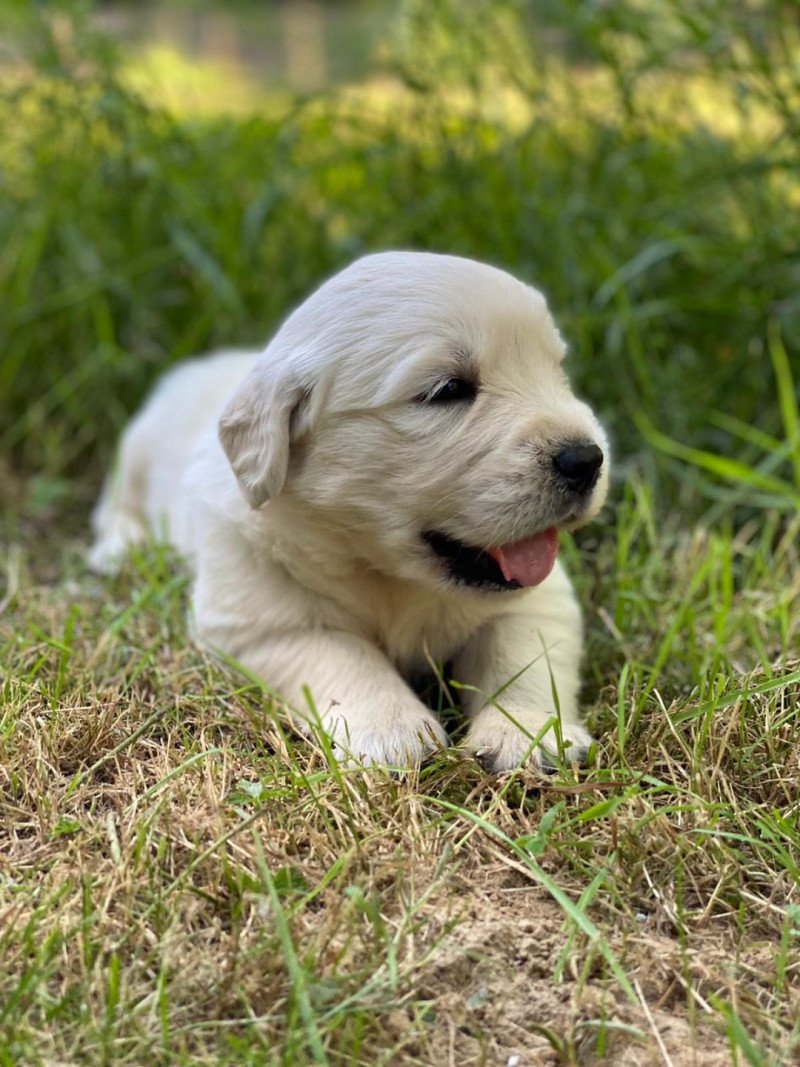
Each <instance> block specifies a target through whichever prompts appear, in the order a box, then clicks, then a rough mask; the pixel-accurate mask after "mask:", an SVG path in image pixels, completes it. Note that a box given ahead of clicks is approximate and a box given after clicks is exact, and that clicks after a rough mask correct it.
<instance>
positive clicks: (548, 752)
mask: <svg viewBox="0 0 800 1067" xmlns="http://www.w3.org/2000/svg"><path fill="white" fill-rule="evenodd" d="M514 718H515V721H512V720H511V719H510V718H507V717H506V716H505V715H503V713H502V712H500V711H498V710H497V709H496V708H485V709H484V710H483V711H482V712H480V713H479V715H478V716H477V717H476V719H475V722H474V723H473V724H472V726H471V728H470V731H469V733H468V734H467V738H466V740H465V742H464V744H465V746H466V747H467V748H468V749H470V750H471V751H472V752H474V754H475V757H476V759H478V760H479V761H480V762H481V763H482V764H483V766H484V767H485V768H486V769H487V770H488V771H490V772H491V773H492V774H499V773H500V772H502V771H509V770H511V769H512V768H513V767H518V766H519V765H520V764H522V763H527V764H529V765H530V766H531V767H533V768H536V769H537V770H542V771H551V770H555V769H556V768H557V767H558V766H559V764H561V763H567V764H570V763H578V764H580V765H583V764H584V763H585V762H586V759H587V756H588V755H589V750H590V748H591V746H592V744H593V743H594V739H593V738H592V736H591V734H590V733H589V732H588V731H587V730H585V729H584V728H583V727H582V726H581V725H580V724H579V723H574V722H564V723H562V724H561V729H560V733H561V741H562V744H561V751H560V752H559V744H558V739H557V736H556V733H555V731H554V729H553V727H552V726H551V727H550V728H549V729H548V730H547V732H546V733H545V734H544V735H543V736H542V737H541V739H540V740H539V742H538V744H537V745H536V746H535V747H533V739H534V738H535V737H538V736H539V734H540V733H541V731H542V729H543V728H544V726H545V724H546V723H547V722H548V720H549V718H551V716H546V715H535V716H534V715H531V714H530V713H527V714H519V715H517V716H515V717H514ZM516 723H519V725H516Z"/></svg>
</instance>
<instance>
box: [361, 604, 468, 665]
mask: <svg viewBox="0 0 800 1067" xmlns="http://www.w3.org/2000/svg"><path fill="white" fill-rule="evenodd" d="M482 621H483V619H476V618H475V612H474V611H470V612H466V611H464V610H460V611H459V610H458V608H457V607H454V606H453V605H452V604H449V605H443V604H439V603H436V602H435V601H433V602H430V601H429V602H419V601H416V602H408V601H404V600H403V598H397V599H393V598H388V599H387V600H385V601H384V602H383V603H382V604H381V605H380V610H379V611H378V612H377V613H376V616H375V619H374V624H375V630H376V633H375V639H376V641H377V643H378V645H379V646H380V648H381V649H382V650H383V651H384V652H385V653H386V655H387V656H388V658H389V659H390V660H391V661H392V663H394V664H395V666H397V667H398V669H399V670H400V671H401V672H402V673H404V674H408V673H415V672H417V671H420V670H426V669H428V668H429V667H430V665H431V663H432V662H433V663H437V664H438V663H442V662H444V661H445V660H448V659H450V658H451V657H452V656H454V655H456V654H457V653H458V652H459V650H460V649H461V648H463V646H464V645H465V644H466V642H467V641H468V640H469V638H470V637H471V636H472V635H473V634H474V632H475V631H476V630H477V628H478V627H479V626H480V624H481V622H482Z"/></svg>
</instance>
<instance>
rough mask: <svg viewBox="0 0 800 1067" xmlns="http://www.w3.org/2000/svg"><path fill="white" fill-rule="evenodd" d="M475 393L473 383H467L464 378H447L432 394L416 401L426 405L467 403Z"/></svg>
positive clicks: (476, 390) (475, 389) (472, 398)
mask: <svg viewBox="0 0 800 1067" xmlns="http://www.w3.org/2000/svg"><path fill="white" fill-rule="evenodd" d="M477 392H478V389H477V386H476V385H475V383H474V382H469V381H467V380H466V378H448V379H447V381H446V382H442V383H441V384H440V385H437V386H436V388H435V389H434V390H433V391H432V392H430V393H426V394H425V395H424V396H421V397H418V399H419V400H422V401H424V402H425V403H427V404H452V403H455V402H456V401H458V400H466V401H467V402H469V401H472V400H474V399H475V394H476V393H477Z"/></svg>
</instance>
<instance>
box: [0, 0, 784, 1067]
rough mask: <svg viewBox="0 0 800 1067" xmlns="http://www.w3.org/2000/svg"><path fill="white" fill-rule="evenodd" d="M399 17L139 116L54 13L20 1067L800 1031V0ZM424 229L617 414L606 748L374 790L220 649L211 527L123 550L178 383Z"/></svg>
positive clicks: (431, 242) (3, 917) (589, 554)
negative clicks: (210, 612)
mask: <svg viewBox="0 0 800 1067" xmlns="http://www.w3.org/2000/svg"><path fill="white" fill-rule="evenodd" d="M68 7H69V5H66V6H65V9H66V8H68ZM542 10H544V9H542ZM401 15H402V18H401V20H400V21H399V23H398V27H397V30H396V34H395V38H394V39H393V41H391V42H389V43H388V44H387V45H386V48H385V50H384V77H383V78H382V79H381V80H380V81H379V82H378V81H375V82H370V83H369V84H367V85H365V86H360V87H350V88H348V89H347V90H346V91H336V92H332V93H329V94H323V95H321V96H319V97H316V98H314V99H312V100H307V101H295V102H292V103H291V105H287V102H286V98H285V97H284V98H282V99H278V98H271V99H269V100H267V99H265V100H264V101H263V106H262V101H261V99H260V98H259V100H258V108H257V109H255V110H254V113H253V114H249V113H248V111H247V108H246V107H244V106H241V108H240V105H242V101H243V100H245V98H246V97H247V92H248V91H249V90H248V87H246V86H244V87H238V86H230V87H229V88H230V99H231V100H234V101H236V109H237V111H236V114H235V115H234V116H232V115H228V116H224V117H221V116H220V115H219V113H218V107H212V108H209V111H210V112H212V114H209V113H208V112H204V110H203V108H202V106H201V102H198V100H195V99H193V101H192V107H191V109H183V110H181V109H180V108H172V107H171V106H166V103H165V104H164V106H162V104H161V103H159V101H158V100H157V99H154V98H149V99H144V98H143V97H141V96H140V95H138V94H137V91H136V90H135V89H132V88H131V85H130V82H129V81H128V73H127V72H126V70H125V66H124V63H123V62H122V60H121V59H120V58H119V57H115V56H114V54H113V51H110V50H109V49H108V48H107V44H106V42H102V41H97V40H95V39H94V38H93V37H92V36H91V34H87V33H86V32H85V30H81V28H80V25H81V24H80V19H77V18H76V20H75V21H74V27H75V30H74V32H73V33H72V35H70V34H66V35H65V30H64V26H65V25H68V24H67V23H65V22H64V21H63V20H62V21H61V22H59V24H58V26H59V31H58V34H48V32H47V31H48V27H49V23H48V22H47V15H46V13H45V14H44V15H43V16H40V17H39V21H38V22H37V23H36V26H37V28H38V33H39V36H38V37H37V38H36V40H35V47H33V49H32V50H29V53H28V54H29V56H30V61H29V66H27V67H20V68H19V69H18V70H16V71H15V72H13V73H12V74H7V75H6V77H5V80H4V83H3V85H4V89H3V93H2V94H0V129H2V131H3V150H2V153H0V177H1V178H2V198H0V237H2V240H0V329H1V330H2V334H3V336H2V348H1V349H0V351H2V357H1V358H0V445H1V446H2V452H1V453H0V455H1V456H2V459H0V468H1V469H0V501H2V507H3V511H2V516H0V574H2V575H3V578H2V579H0V608H2V610H0V687H1V691H2V702H1V703H0V1064H17V1063H25V1064H42V1065H44V1064H53V1063H70V1064H72V1063H75V1064H82V1063H87V1064H89V1063H91V1064H96V1063H110V1062H112V1061H113V1062H115V1063H129V1064H132V1065H136V1064H141V1063H142V1062H152V1063H156V1064H162V1063H163V1064H187V1065H188V1064H206V1063H207V1064H216V1063H225V1064H236V1065H240V1064H241V1065H244V1064H292V1065H294V1064H305V1063H330V1064H337V1063H341V1064H352V1063H355V1064H364V1065H368V1064H369V1065H373V1064H386V1065H389V1064H392V1065H393V1064H431V1063H452V1064H458V1065H462V1064H463V1065H469V1064H496V1063H508V1064H511V1063H519V1064H521V1065H522V1064H525V1065H538V1064H559V1065H569V1064H587V1063H609V1064H621V1065H624V1064H628V1063H633V1062H637V1063H642V1064H649V1063H654V1064H655V1063H658V1064H661V1063H663V1064H674V1065H684V1064H696V1065H698V1067H707V1065H711V1067H714V1065H716V1064H737V1065H741V1067H744V1065H761V1064H763V1065H765V1067H766V1065H769V1067H773V1065H776V1064H786V1065H789V1064H791V1063H794V1062H797V1059H798V1056H800V1026H798V1022H797V1020H798V1018H800V951H798V950H799V949H800V899H799V897H798V883H799V881H800V879H799V878H798V873H799V872H798V864H799V863H800V861H799V860H798V856H799V855H800V848H799V847H798V846H799V845H800V821H798V820H799V818H800V809H798V801H797V797H798V790H799V787H800V740H799V739H798V738H799V737H800V735H798V727H797V722H798V714H799V713H800V640H799V639H798V638H799V636H800V634H799V629H800V628H799V627H798V620H799V619H800V551H799V550H798V544H800V519H798V507H797V503H798V499H799V496H798V494H800V483H799V482H798V476H799V475H800V436H799V434H800V422H799V421H798V412H797V381H798V373H797V359H796V357H797V350H798V345H799V344H800V326H799V325H798V319H799V317H798V315H797V311H798V303H797V279H798V277H799V276H800V273H799V272H800V261H798V257H797V248H798V247H800V233H798V222H797V219H798V215H797V212H796V204H797V190H798V186H797V180H796V166H797V153H796V145H797V143H798V141H797V139H796V132H797V130H796V121H797V120H796V115H797V113H798V111H797V108H796V107H795V106H794V103H793V101H796V100H797V98H798V84H799V83H798V81H797V68H796V55H797V54H798V53H797V48H798V42H797V40H796V34H795V31H794V28H793V24H792V23H791V21H790V20H787V19H785V18H783V8H782V7H781V5H780V4H779V3H777V0H776V2H774V3H766V4H763V5H761V6H756V5H752V6H750V5H748V6H745V5H741V6H737V7H736V8H734V7H733V6H732V5H726V4H723V3H717V2H716V0H703V2H702V3H696V2H695V3H692V4H689V3H688V2H687V3H683V0H675V2H674V3H670V4H669V5H652V4H642V5H636V6H633V5H629V4H616V3H611V4H606V5H600V6H598V5H579V4H571V3H568V2H566V0H563V2H562V0H559V2H558V3H555V4H552V5H549V6H548V8H547V12H546V15H547V20H546V27H545V29H546V32H543V33H539V32H538V31H539V23H538V22H537V23H535V26H534V29H535V31H536V32H532V33H526V32H523V29H524V27H525V26H526V25H527V24H526V23H525V19H526V18H527V17H528V8H527V6H526V5H524V4H489V3H488V2H487V3H484V2H483V0H475V3H474V4H471V5H469V7H468V8H467V7H465V6H464V5H453V4H452V3H448V2H445V0H436V3H433V4H431V3H428V4H421V3H416V2H408V3H406V4H404V5H403V10H402V12H401ZM538 17H539V18H543V17H544V16H543V15H542V11H541V10H540V12H539V16H538ZM654 18H657V19H658V25H657V26H654V25H653V23H652V20H653V19H654ZM431 20H433V22H432V21H431ZM490 31H491V32H490ZM656 31H657V32H656ZM782 57H783V58H782ZM157 60H158V56H157V54H156V53H154V54H153V58H152V60H151V61H152V62H157ZM389 70H390V71H391V72H392V77H393V79H394V80H390V79H388V78H387V77H386V72H387V71H389ZM32 72H35V75H36V76H35V77H32V76H31V73H32ZM684 78H688V79H689V81H688V82H686V84H688V85H690V86H691V92H688V91H687V93H686V99H685V107H684V108H683V109H682V110H677V108H678V103H677V98H676V96H675V93H676V91H677V87H679V86H681V85H683V84H684V81H683V80H682V79H684ZM208 84H209V88H208V92H209V93H210V94H211V95H212V96H213V97H214V98H215V104H216V105H219V102H220V99H221V94H220V93H218V91H217V90H218V88H219V87H218V85H217V83H216V82H212V83H208ZM240 89H242V91H241V92H240ZM243 94H244V95H243ZM245 102H246V100H245ZM710 102H713V104H714V107H713V108H711V103H710ZM476 204H479V205H480V210H479V211H476V209H475V205H476ZM391 246H413V247H420V248H435V249H438V250H443V251H450V252H456V253H461V254H469V255H475V256H478V257H481V258H485V259H489V260H492V261H494V262H497V263H499V264H501V265H503V266H505V267H508V268H510V269H512V270H514V271H516V272H517V273H519V274H521V275H522V276H525V277H528V278H530V279H531V280H534V281H536V282H537V283H538V284H540V285H542V286H543V287H544V288H545V289H546V290H547V291H548V293H549V295H550V298H551V302H552V304H553V306H554V309H555V311H556V314H557V317H558V318H559V321H560V322H561V324H562V325H563V328H564V332H565V335H566V336H567V337H568V339H569V340H570V344H571V355H570V361H571V372H572V374H573V375H574V376H575V377H576V378H577V379H578V380H579V382H580V383H581V385H582V387H583V390H584V392H585V394H586V395H587V396H588V397H589V398H590V399H591V400H592V402H593V403H595V404H596V405H597V406H599V407H600V408H601V410H602V413H603V416H604V419H605V421H606V422H607V424H608V425H609V427H610V429H611V431H612V434H613V437H614V440H615V451H616V469H617V481H616V484H615V488H614V492H613V494H612V495H613V503H612V505H611V506H610V507H609V508H608V510H607V513H606V514H605V516H604V517H603V518H602V519H601V521H600V522H598V523H596V524H594V525H593V526H592V527H591V528H590V529H588V530H586V531H584V532H583V533H581V534H580V535H579V537H578V541H577V543H573V542H571V541H569V542H568V543H566V544H565V545H564V553H565V556H566V558H567V562H568V565H569V567H570V570H571V572H572V573H573V574H574V576H575V579H576V581H577V584H578V586H579V591H580V595H581V599H582V602H583V603H584V605H585V608H586V616H587V635H588V642H589V648H588V654H587V660H586V667H585V701H584V702H585V705H586V708H587V712H588V715H589V721H590V724H591V726H592V729H593V730H594V732H595V735H596V736H597V737H598V750H597V757H596V760H595V762H594V764H593V765H592V766H591V767H589V768H588V769H586V770H585V771H580V772H578V771H577V770H573V769H570V768H562V769H561V770H560V771H559V773H558V774H556V775H553V776H552V777H548V778H545V779H540V778H537V777H534V776H533V775H531V774H530V773H528V772H525V771H518V772H516V773H514V774H510V775H507V776H503V777H502V778H499V779H494V778H491V777H488V776H487V775H485V774H484V772H483V771H482V770H481V769H480V767H479V766H478V765H477V764H476V763H474V762H473V761H471V760H469V759H466V758H464V757H463V755H462V754H461V753H460V751H459V750H458V749H452V750H449V751H447V752H445V753H442V754H440V755H439V756H437V757H436V759H434V760H433V761H432V762H431V763H429V764H427V765H426V766H425V767H423V768H421V769H420V770H419V771H416V772H413V773H408V774H405V775H399V776H392V775H389V774H387V773H384V772H381V771H377V770H376V771H372V772H369V773H366V772H361V771H353V770H343V769H341V768H339V767H337V766H336V765H335V764H334V765H332V764H331V763H330V762H329V761H328V759H327V757H326V750H327V746H326V743H325V739H324V738H319V739H318V743H317V744H310V743H308V742H305V741H300V740H298V739H297V738H296V737H295V736H294V735H293V734H292V733H291V731H289V730H288V729H287V728H286V727H285V725H284V724H283V722H282V720H281V718H280V715H279V714H277V713H276V709H275V708H274V706H273V704H272V702H271V700H270V698H269V696H268V694H267V693H266V692H265V691H264V690H262V689H261V688H260V687H259V686H258V685H257V684H255V683H254V682H253V681H252V680H246V679H243V678H242V677H241V676H238V675H236V674H235V673H234V672H232V671H230V670H228V669H226V668H225V667H224V666H222V665H220V664H219V663H217V662H214V661H212V660H210V659H208V658H207V657H206V656H205V655H204V654H203V653H202V652H200V651H198V650H197V649H196V648H194V647H193V646H192V644H191V642H190V640H189V638H188V634H187V628H186V621H185V612H186V606H187V599H188V576H187V575H186V573H185V571H184V569H183V568H182V567H181V564H180V561H178V560H176V559H175V558H174V557H173V556H172V555H171V554H170V553H169V551H167V550H165V549H163V548H159V547H157V546H154V547H152V548H150V549H148V550H146V551H145V552H143V553H140V554H137V555H135V556H133V557H132V558H131V560H130V561H129V563H128V564H127V565H126V568H125V570H124V571H123V573H122V574H121V575H120V577H119V578H117V579H114V580H111V581H101V580H99V579H97V578H95V577H91V576H89V575H88V574H87V572H86V570H85V567H84V564H83V551H84V548H85V545H86V541H87V515H88V512H89V509H90V507H91V503H92V501H93V499H94V497H95V494H96V491H97V486H98V483H99V478H100V473H101V470H102V468H103V466H104V464H105V461H106V460H107V457H108V456H109V454H110V451H111V448H112V446H113V441H114V439H115V436H116V433H117V432H118V429H119V427H120V425H121V424H122V423H123V421H124V420H125V418H126V417H127V416H128V414H129V413H130V411H131V410H132V409H133V408H134V406H135V405H136V403H137V402H138V400H139V399H140V397H141V396H142V394H143V392H144V391H145V390H146V388H147V387H148V385H149V383H150V382H151V381H152V379H153V378H154V376H155V375H156V374H157V373H158V372H159V370H160V369H161V368H163V366H165V365H166V364H168V363H169V362H171V361H173V360H175V359H178V358H180V357H182V356H184V355H187V354H190V353H193V352H196V351H198V350H201V349H203V348H204V347H207V346H211V345H214V344H218V343H236V344H244V343H251V342H254V341H257V340H259V339H261V338H263V337H266V335H267V334H268V333H269V331H270V330H271V329H272V328H273V327H274V325H275V323H276V322H277V321H278V320H279V319H280V318H281V316H283V315H284V314H285V312H286V310H287V309H288V308H289V307H290V306H291V304H292V303H293V302H294V301H296V300H297V299H298V298H299V297H300V296H301V295H302V294H303V293H305V292H307V291H308V289H310V288H311V287H312V286H313V284H314V283H315V282H316V281H317V280H318V279H319V278H320V277H321V276H322V275H324V274H327V273H329V272H330V271H331V270H332V269H334V268H335V267H337V266H338V265H340V264H341V263H343V262H344V261H346V260H348V259H350V258H352V257H353V256H354V255H356V254H358V253H360V252H362V251H367V250H369V249H373V248H381V247H391ZM267 681H268V680H267ZM515 1057H518V1058H519V1059H518V1060H517V1059H515Z"/></svg>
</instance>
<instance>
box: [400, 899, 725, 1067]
mask: <svg viewBox="0 0 800 1067" xmlns="http://www.w3.org/2000/svg"><path fill="white" fill-rule="evenodd" d="M465 903H466V901H465ZM564 942H565V933H564V913H563V911H562V910H561V909H560V907H559V906H558V905H557V904H555V903H554V902H552V901H551V900H549V899H548V898H547V897H546V896H545V895H544V894H543V893H542V892H541V891H540V890H538V889H537V888H535V887H530V886H523V885H518V884H517V885H514V884H509V885H506V886H502V887H497V886H486V887H484V888H483V889H482V890H477V889H474V888H473V892H472V896H471V898H469V903H468V906H467V908H466V910H465V911H464V912H463V913H462V918H461V921H460V923H459V925H458V926H457V927H456V928H455V930H454V931H453V932H452V934H451V935H450V937H448V938H447V940H446V941H445V943H444V944H443V946H442V949H441V951H440V952H439V953H438V954H437V956H436V957H435V958H434V960H433V962H432V965H431V967H430V968H429V969H428V970H427V971H426V975H425V980H424V984H423V986H422V988H421V989H420V990H419V994H420V996H421V997H423V998H427V999H429V1000H430V1002H431V1010H430V1022H431V1024H432V1025H431V1040H430V1048H429V1049H428V1050H427V1053H428V1055H429V1056H430V1062H431V1063H436V1064H448V1065H451V1064H452V1065H453V1067H471V1065H473V1064H474V1065H476V1067H477V1065H484V1064H503V1065H508V1067H556V1065H562V1064H567V1063H579V1064H586V1065H593V1064H600V1063H604V1064H614V1065H618V1067H650V1065H651V1064H652V1065H654V1067H655V1065H657V1064H658V1065H663V1064H667V1065H669V1064H672V1065H673V1067H728V1065H729V1064H730V1062H731V1060H730V1053H729V1051H728V1046H727V1043H726V1041H725V1040H724V1038H723V1037H722V1036H721V1035H720V1034H719V1032H718V1031H717V1030H716V1029H715V1028H714V1027H712V1026H711V1025H710V1024H708V1023H707V1022H706V1021H705V1020H704V1019H703V1018H702V1015H703V1012H702V1011H701V1010H699V1009H698V1010H697V1011H690V1010H689V1009H688V1008H687V1003H686V996H685V994H683V987H682V986H681V984H680V982H679V981H678V980H677V977H676V975H677V974H679V973H680V972H679V971H678V972H676V970H675V968H676V967H678V966H679V965H680V963H679V959H678V955H679V953H678V950H677V946H676V945H675V943H674V942H672V941H671V940H669V939H667V938H664V939H659V938H657V937H656V938H643V939H642V942H641V944H638V945H636V946H630V947H629V952H628V956H627V959H628V963H630V959H631V955H633V954H635V955H636V956H637V957H639V958H640V961H641V962H640V964H639V967H638V969H637V970H638V976H637V975H636V974H635V975H634V977H635V981H636V989H637V992H638V993H639V996H640V1003H639V1004H632V1003H631V1002H630V1001H629V1000H628V999H627V998H626V996H625V994H624V993H623V992H622V991H621V990H620V989H619V988H618V987H617V986H616V985H615V984H614V982H613V980H609V981H606V980H603V981H598V980H596V978H594V977H593V976H592V975H591V971H590V973H589V974H588V975H587V974H586V973H583V974H582V973H581V970H582V966H583V963H584V962H585V961H579V960H578V958H577V956H573V957H572V959H571V960H568V962H567V966H566V969H565V973H564V975H563V978H562V980H561V981H560V982H556V981H554V975H555V973H556V971H557V968H558V966H559V960H560V956H561V953H562V950H563V947H564ZM613 947H614V948H615V950H616V951H618V952H619V951H620V949H621V946H620V945H614V946H613ZM631 950H632V951H631ZM394 1022H395V1025H397V1024H398V1020H397V1019H395V1020H394Z"/></svg>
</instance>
